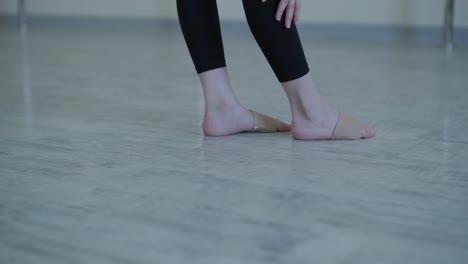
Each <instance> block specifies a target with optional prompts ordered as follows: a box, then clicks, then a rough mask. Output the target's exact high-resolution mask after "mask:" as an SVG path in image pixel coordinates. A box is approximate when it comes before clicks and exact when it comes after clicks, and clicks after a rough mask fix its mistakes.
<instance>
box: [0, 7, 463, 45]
mask: <svg viewBox="0 0 468 264" xmlns="http://www.w3.org/2000/svg"><path fill="white" fill-rule="evenodd" d="M27 23H28V27H31V28H35V27H62V28H63V27H66V28H74V29H83V30H111V31H158V30H173V29H174V28H176V27H177V28H178V26H179V25H178V22H177V20H175V19H151V18H102V17H59V16H57V17H56V16H30V17H28V18H27ZM15 24H17V19H16V17H15V16H8V15H3V16H2V15H0V25H15ZM222 27H223V30H229V31H232V32H236V33H241V34H243V33H247V34H250V33H249V30H248V27H247V24H246V22H243V21H223V22H222ZM299 31H300V32H301V34H302V35H307V36H311V37H317V38H333V39H343V40H344V39H347V40H349V39H352V40H368V41H405V42H418V43H440V42H441V36H442V29H441V28H440V27H423V26H389V25H361V24H315V23H303V24H301V25H300V27H299ZM455 42H456V44H457V45H458V46H468V28H460V27H458V28H455Z"/></svg>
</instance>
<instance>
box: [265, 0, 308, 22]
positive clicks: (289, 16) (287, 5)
mask: <svg viewBox="0 0 468 264" xmlns="http://www.w3.org/2000/svg"><path fill="white" fill-rule="evenodd" d="M266 1H268V0H262V2H263V3H265V2H266ZM300 11H301V0H281V1H280V3H279V5H278V10H277V11H276V15H275V18H276V20H277V21H280V20H281V17H282V16H283V14H284V13H286V15H285V18H284V26H285V27H286V28H291V23H292V21H293V20H294V24H296V25H297V24H299V13H300Z"/></svg>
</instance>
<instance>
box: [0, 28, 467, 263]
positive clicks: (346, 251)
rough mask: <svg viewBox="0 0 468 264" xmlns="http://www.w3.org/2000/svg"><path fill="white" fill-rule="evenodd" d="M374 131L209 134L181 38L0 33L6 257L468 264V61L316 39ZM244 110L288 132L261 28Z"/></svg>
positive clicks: (461, 55) (317, 52) (341, 92)
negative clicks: (313, 137) (363, 136)
mask: <svg viewBox="0 0 468 264" xmlns="http://www.w3.org/2000/svg"><path fill="white" fill-rule="evenodd" d="M303 41H304V46H305V49H306V53H307V57H308V59H309V63H310V65H311V68H312V71H313V74H314V76H315V79H316V82H317V83H318V85H319V87H320V89H321V92H322V94H323V96H324V97H325V98H326V99H327V100H328V101H330V102H331V103H332V104H333V105H334V106H336V107H337V108H338V109H339V110H345V111H347V112H349V113H351V114H354V115H356V116H358V117H360V118H362V119H365V120H368V121H370V122H372V123H374V124H375V125H376V127H377V129H378V133H379V134H378V137H377V138H376V139H373V140H368V141H354V142H297V141H293V140H292V139H291V137H290V135H289V134H288V133H282V134H266V135H265V134H264V135H258V134H240V135H235V136H230V137H224V138H204V137H203V136H202V134H201V130H200V121H201V118H202V115H203V95H202V92H201V88H200V85H199V83H198V80H197V77H196V75H195V74H194V69H193V66H192V64H191V61H190V59H189V57H188V52H187V50H186V47H185V44H184V43H183V42H182V38H181V35H180V32H179V31H178V29H177V28H176V29H168V30H167V31H161V32H134V33H131V32H99V31H96V30H86V29H80V30H78V29H57V28H55V29H44V28H42V29H32V30H31V31H30V32H29V34H28V35H23V36H21V35H19V34H18V33H17V32H16V31H15V30H14V29H13V28H8V27H2V28H0V263H5V264H6V263H8V264H13V263H22V264H23V263H47V264H53V263H69V264H71V263H86V264H89V263H164V264H170V263H200V264H208V263H215V264H234V263H236V264H237V263H239V264H240V263H242V264H249V263H281V264H285V263H288V264H295V263H307V264H309V263H321V264H326V263H340V264H348V263H350V264H351V263H356V264H365V263H369V264H375V263H389V264H394V263H412V264H415V263H424V264H429V263H434V264H435V263H437V264H439V263H447V264H456V263H457V264H458V263H460V264H464V263H468V165H467V162H468V139H467V136H466V131H467V130H468V118H467V116H468V71H467V70H466V69H468V50H467V49H466V48H463V47H461V48H459V49H458V50H457V52H456V54H455V56H454V57H452V58H447V57H445V54H444V53H443V51H441V50H440V49H438V48H437V47H432V46H430V45H422V44H421V45H417V44H401V43H400V44H397V43H388V42H387V43H369V42H359V41H353V42H351V41H340V40H324V39H321V40H320V39H313V38H310V37H303ZM224 42H225V46H226V54H227V60H228V64H229V69H230V73H231V77H232V82H233V85H234V87H235V89H236V92H237V93H238V95H239V98H240V100H241V101H242V102H243V103H244V105H245V106H247V107H249V108H253V109H256V110H259V111H263V112H266V113H269V114H271V115H273V116H276V117H279V118H282V119H284V120H286V121H289V119H290V114H289V106H288V105H287V100H286V98H285V96H284V93H283V91H282V90H281V88H280V87H279V85H278V84H277V83H276V81H275V79H274V76H273V74H272V72H271V70H270V69H269V67H268V65H267V64H266V61H265V59H264V58H263V57H262V54H261V53H260V52H259V49H258V47H257V46H256V45H255V42H254V41H253V39H252V38H251V36H250V35H249V33H246V34H244V33H241V32H237V31H236V32H235V31H227V32H224Z"/></svg>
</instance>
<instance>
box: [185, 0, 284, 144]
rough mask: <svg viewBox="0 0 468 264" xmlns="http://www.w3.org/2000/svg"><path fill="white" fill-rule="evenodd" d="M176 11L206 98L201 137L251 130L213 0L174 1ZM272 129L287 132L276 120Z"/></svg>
mask: <svg viewBox="0 0 468 264" xmlns="http://www.w3.org/2000/svg"><path fill="white" fill-rule="evenodd" d="M177 11H178V16H179V22H180V26H181V29H182V32H183V34H184V38H185V41H186V43H187V46H188V49H189V52H190V55H191V57H192V60H193V63H194V65H195V69H196V71H197V73H198V74H199V78H200V81H201V83H202V87H203V91H204V94H205V115H204V118H203V125H202V128H203V132H204V134H205V135H207V136H223V135H230V134H235V133H239V132H243V131H248V130H251V129H252V128H254V126H255V121H254V116H253V114H252V112H250V111H249V110H247V109H245V108H244V107H243V106H242V105H241V104H240V103H239V101H238V100H237V98H236V96H235V94H234V91H233V90H232V88H231V85H230V82H229V78H228V74H227V70H226V62H225V57H224V50H223V42H222V37H221V28H220V22H219V16H218V9H217V5H216V0H177ZM257 121H258V120H257ZM272 126H273V127H274V128H275V130H277V131H289V130H290V126H288V125H286V124H284V123H282V122H280V121H279V120H275V121H274V122H273V124H272Z"/></svg>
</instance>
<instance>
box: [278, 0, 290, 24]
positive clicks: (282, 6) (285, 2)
mask: <svg viewBox="0 0 468 264" xmlns="http://www.w3.org/2000/svg"><path fill="white" fill-rule="evenodd" d="M287 6H288V0H281V2H280V3H279V5H278V10H276V16H275V17H276V20H277V21H280V20H281V17H282V16H283V13H284V10H286V7H287Z"/></svg>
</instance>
